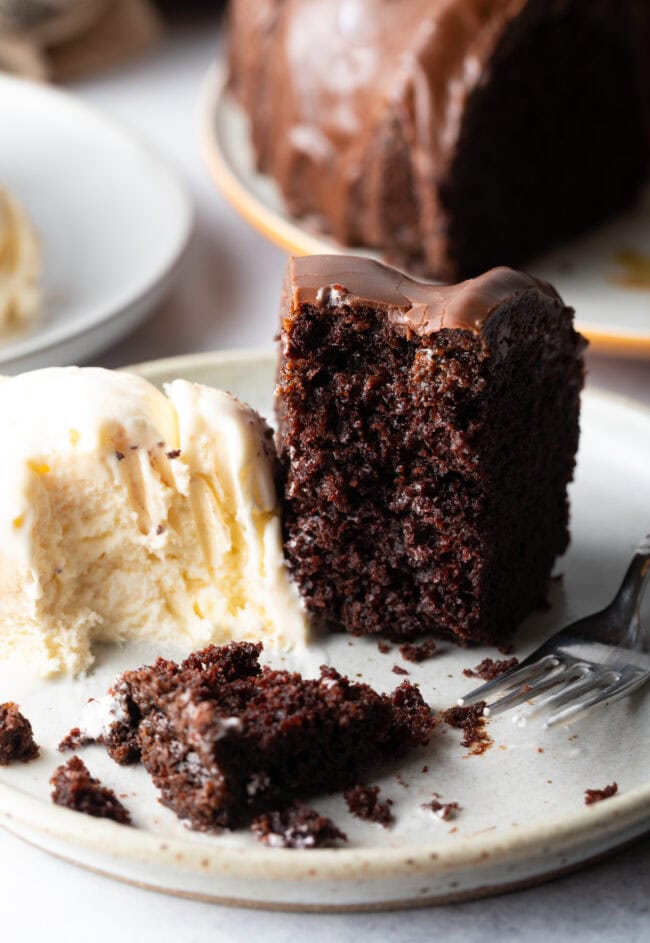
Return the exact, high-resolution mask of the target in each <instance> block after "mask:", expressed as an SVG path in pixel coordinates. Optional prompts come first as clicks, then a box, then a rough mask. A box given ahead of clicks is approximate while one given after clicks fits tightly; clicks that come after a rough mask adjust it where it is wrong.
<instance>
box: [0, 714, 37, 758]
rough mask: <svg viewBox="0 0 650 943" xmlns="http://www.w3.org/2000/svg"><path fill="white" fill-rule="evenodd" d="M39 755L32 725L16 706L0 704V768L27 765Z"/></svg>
mask: <svg viewBox="0 0 650 943" xmlns="http://www.w3.org/2000/svg"><path fill="white" fill-rule="evenodd" d="M38 754H39V747H38V744H37V743H36V742H35V740H34V732H33V730H32V725H31V724H30V722H29V721H28V720H27V718H26V717H25V716H24V715H23V714H21V713H20V710H19V708H18V705H17V704H14V703H13V702H12V701H9V702H8V703H6V704H0V766H8V765H9V764H10V763H28V762H29V761H30V760H35V759H36V757H37V756H38Z"/></svg>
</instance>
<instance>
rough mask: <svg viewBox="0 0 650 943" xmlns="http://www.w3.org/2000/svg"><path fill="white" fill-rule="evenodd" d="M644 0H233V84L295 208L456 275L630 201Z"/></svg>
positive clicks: (640, 99) (643, 168)
mask: <svg viewBox="0 0 650 943" xmlns="http://www.w3.org/2000/svg"><path fill="white" fill-rule="evenodd" d="M649 7H650V4H649V3H648V0H233V3H232V5H231V42H230V87H231V89H232V91H233V92H234V94H235V96H236V98H237V99H238V100H239V102H240V103H241V105H243V108H244V110H245V111H246V112H247V114H248V116H249V117H250V123H251V134H252V141H253V145H254V149H255V152H256V155H257V162H258V166H259V169H260V170H261V171H263V172H265V173H268V174H270V175H271V176H272V177H274V178H275V179H276V181H277V182H278V184H279V185H280V188H281V190H282V193H283V194H284V197H285V200H286V203H287V206H288V209H289V211H290V212H291V213H292V214H293V215H295V216H297V217H300V218H303V219H305V220H308V221H310V222H311V223H312V224H315V225H316V226H317V227H319V228H320V229H321V230H323V231H325V232H327V233H330V234H331V235H332V236H334V237H335V238H336V239H337V240H339V241H340V242H342V243H345V244H347V245H360V246H370V247H374V248H377V249H379V250H381V251H382V252H383V253H384V254H386V255H387V256H388V257H389V258H391V259H392V260H393V261H394V262H395V263H396V264H398V265H400V266H402V267H408V268H410V269H414V270H419V271H421V272H423V273H425V274H428V275H430V276H436V277H441V278H446V279H454V278H459V277H466V276H469V275H476V274H478V273H480V272H482V271H484V270H485V269H487V268H489V267H491V266H493V265H503V264H508V265H516V264H519V263H520V262H522V261H523V260H525V259H526V258H528V257H529V256H531V255H533V254H534V253H536V252H538V251H541V250H543V249H545V248H547V247H549V246H550V245H551V244H553V243H555V242H556V241H558V240H560V239H562V238H565V237H568V236H572V235H575V234H577V233H579V232H581V231H583V230H585V229H587V228H588V227H589V226H591V225H592V224H594V223H597V222H598V221H599V220H602V219H604V218H605V217H607V216H608V215H610V214H612V213H614V212H615V211H617V210H620V209H621V208H623V207H625V206H626V205H627V204H629V203H631V202H632V200H633V199H634V197H635V196H636V195H637V193H638V191H639V188H640V186H641V184H642V183H643V181H644V179H645V176H646V172H647V169H648V163H649V153H650V143H649V142H650V133H649V127H648V125H649V122H648V114H649V109H648V99H649V98H650V81H649V78H648V76H649V66H648V40H649V38H650V32H649V31H648V18H649V12H648V11H649Z"/></svg>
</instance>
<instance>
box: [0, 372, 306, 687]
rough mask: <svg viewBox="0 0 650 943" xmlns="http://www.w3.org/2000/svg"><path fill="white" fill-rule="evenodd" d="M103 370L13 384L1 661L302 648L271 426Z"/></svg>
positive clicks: (2, 389) (0, 558)
mask: <svg viewBox="0 0 650 943" xmlns="http://www.w3.org/2000/svg"><path fill="white" fill-rule="evenodd" d="M166 394H167V395H165V394H163V393H161V392H160V391H159V390H157V389H156V388H155V387H154V386H152V385H151V384H150V383H148V382H147V381H146V380H144V379H142V378H140V377H137V376H131V375H129V374H126V373H113V372H111V371H108V370H101V369H95V368H78V367H66V368H52V369H46V370H37V371H34V372H32V373H25V374H22V375H20V376H17V377H13V378H9V379H5V380H4V382H2V383H0V441H2V443H3V461H2V464H1V466H0V658H8V657H11V656H14V655H15V656H18V657H20V658H21V660H22V661H23V662H25V661H28V662H29V663H30V664H32V665H33V666H34V669H35V670H36V671H38V672H39V673H41V674H53V673H56V672H58V671H61V670H64V671H70V672H79V671H81V670H84V669H86V668H87V667H88V666H89V665H90V664H91V663H92V643H93V641H102V642H113V641H122V640H124V639H128V638H137V639H144V638H151V639H160V640H161V641H172V640H173V641H175V642H178V643H180V644H182V645H186V646H187V647H188V648H195V647H198V646H200V645H203V644H206V643H208V642H212V641H214V642H222V641H227V640H231V639H259V638H262V639H264V640H265V641H269V642H272V643H275V644H278V645H282V646H291V645H295V644H298V643H302V642H304V640H305V638H306V633H307V623H306V616H305V611H304V608H303V605H302V602H301V600H300V597H299V594H298V592H297V589H296V587H295V585H294V584H293V582H292V581H291V579H290V577H289V574H288V572H287V569H286V566H285V562H284V556H283V552H282V536H281V522H280V508H279V503H278V499H277V494H276V490H275V484H274V465H275V450H274V446H273V441H272V438H271V435H270V431H269V429H268V427H267V426H266V424H265V423H264V421H263V420H262V419H261V418H260V416H258V414H257V413H255V412H254V411H253V410H252V409H250V408H249V407H248V406H245V405H244V404H243V403H240V402H239V401H238V400H236V399H235V398H234V397H232V396H230V395H229V394H227V393H223V392H221V391H219V390H215V389H210V388H208V387H205V386H200V385H197V384H193V383H189V382H187V381H185V380H176V381H174V382H173V383H171V384H169V385H168V386H167V387H166Z"/></svg>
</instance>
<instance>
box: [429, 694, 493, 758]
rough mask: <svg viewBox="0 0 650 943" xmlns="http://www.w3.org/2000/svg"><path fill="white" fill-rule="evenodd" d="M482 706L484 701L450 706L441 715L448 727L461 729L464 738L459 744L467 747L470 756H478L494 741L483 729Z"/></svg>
mask: <svg viewBox="0 0 650 943" xmlns="http://www.w3.org/2000/svg"><path fill="white" fill-rule="evenodd" d="M484 707H485V701H479V702H478V703H477V704H472V705H471V706H469V707H450V708H449V709H448V710H446V711H443V712H442V715H441V717H442V719H443V720H444V722H445V723H446V724H448V725H449V726H450V727H455V728H456V729H458V730H462V731H463V734H464V739H463V740H461V741H460V745H461V746H462V747H467V748H468V750H469V752H470V754H471V755H472V756H480V755H481V753H485V751H486V750H487V749H488V748H489V747H491V746H492V744H493V743H494V741H493V740H492V737H490V735H489V734H488V732H487V730H486V729H485V718H484V717H483V708H484Z"/></svg>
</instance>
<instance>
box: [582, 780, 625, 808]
mask: <svg viewBox="0 0 650 943" xmlns="http://www.w3.org/2000/svg"><path fill="white" fill-rule="evenodd" d="M617 792H618V783H612V784H611V785H610V786H605V788H604V789H585V805H594V803H596V802H602V801H603V799H609V798H610V796H615V795H616V793H617Z"/></svg>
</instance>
